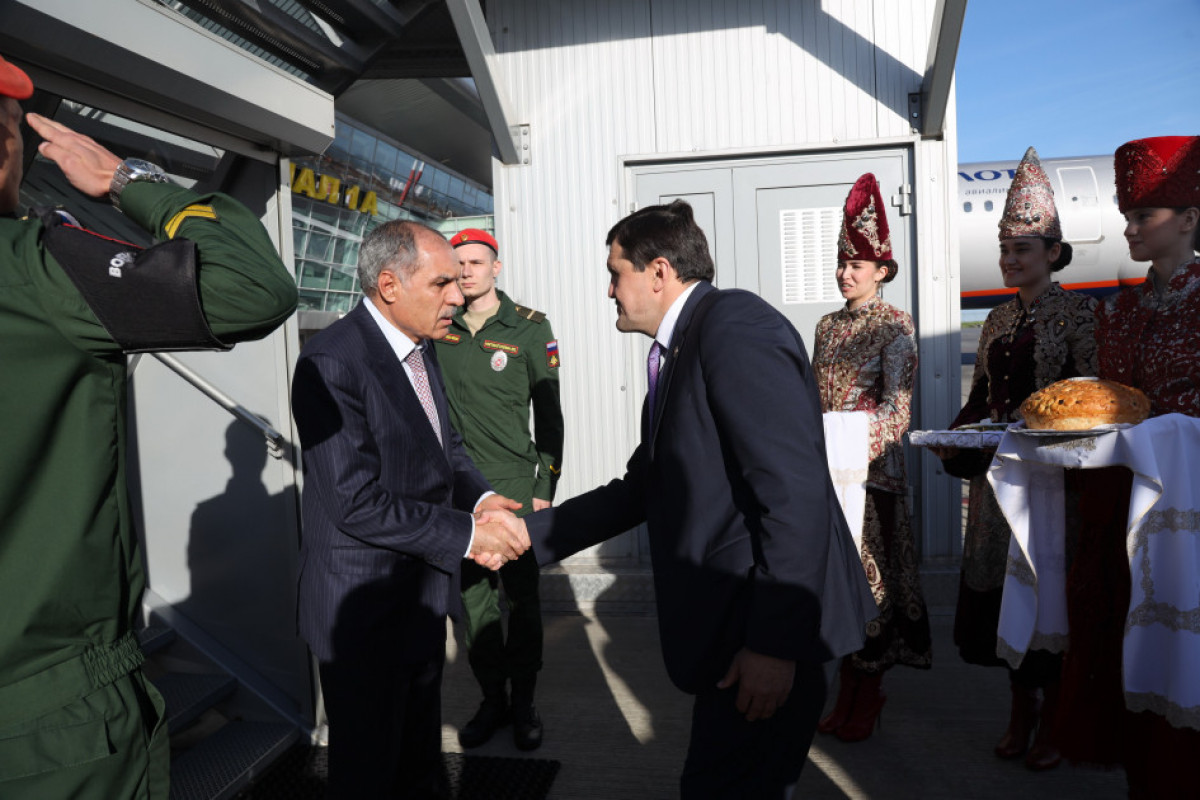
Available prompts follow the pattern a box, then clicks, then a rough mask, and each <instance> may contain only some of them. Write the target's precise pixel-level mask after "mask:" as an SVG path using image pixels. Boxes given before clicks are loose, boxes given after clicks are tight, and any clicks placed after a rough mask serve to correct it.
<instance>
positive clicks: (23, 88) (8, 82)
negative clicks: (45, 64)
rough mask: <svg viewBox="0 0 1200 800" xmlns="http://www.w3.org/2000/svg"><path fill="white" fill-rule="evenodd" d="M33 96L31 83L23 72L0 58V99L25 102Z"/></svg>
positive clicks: (2, 57)
mask: <svg viewBox="0 0 1200 800" xmlns="http://www.w3.org/2000/svg"><path fill="white" fill-rule="evenodd" d="M32 94H33V81H31V80H29V76H28V75H26V74H25V70H23V69H21V68H20V67H18V66H17V65H16V64H10V63H8V62H7V61H5V60H4V56H0V97H11V98H12V99H14V100H25V99H27V98H28V97H29V96H30V95H32Z"/></svg>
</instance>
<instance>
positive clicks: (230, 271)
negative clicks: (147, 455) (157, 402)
mask: <svg viewBox="0 0 1200 800" xmlns="http://www.w3.org/2000/svg"><path fill="white" fill-rule="evenodd" d="M32 93H33V85H32V83H31V82H30V80H29V77H28V76H27V75H26V74H25V73H24V72H23V71H22V70H20V69H18V68H17V67H16V66H14V65H12V64H10V63H8V62H7V61H5V60H4V59H3V58H0V365H3V368H2V369H0V609H3V611H2V612H0V797H3V798H5V800H44V799H45V798H60V797H71V798H79V799H81V800H129V798H151V799H157V798H161V799H162V800H166V798H167V796H168V786H167V783H168V776H169V745H168V741H167V725H166V714H165V713H164V708H163V702H162V698H161V697H160V696H159V694H158V693H157V692H156V691H155V690H154V688H153V687H152V686H151V685H150V684H149V682H148V681H147V680H146V679H145V677H144V675H143V674H142V670H141V663H142V651H141V650H140V649H139V647H138V642H137V639H136V638H135V636H134V631H133V629H134V622H135V619H136V618H137V616H138V610H139V608H140V606H141V602H142V594H143V592H144V590H145V588H146V581H145V574H144V572H143V569H142V560H141V554H140V552H139V549H138V543H137V539H136V537H135V536H134V534H133V531H132V530H131V527H130V509H129V501H128V498H127V495H126V489H125V447H126V438H125V425H126V422H125V410H126V388H125V387H126V377H127V373H126V359H125V354H126V353H130V352H139V351H146V350H170V349H198V348H213V349H228V348H229V347H230V346H232V344H233V343H234V342H237V341H242V340H246V339H252V338H257V337H261V336H265V335H266V334H267V333H269V332H270V331H272V330H273V329H275V328H276V327H277V326H278V325H279V324H280V323H282V322H283V321H284V320H285V319H286V318H287V317H288V316H289V315H290V314H291V313H292V311H293V310H294V309H295V307H296V285H295V281H294V280H293V279H292V277H291V275H290V273H289V272H288V270H287V269H286V268H285V267H284V266H283V263H282V262H281V261H280V260H279V256H278V255H277V254H276V252H275V248H274V246H273V245H272V244H271V240H270V239H269V238H268V236H267V232H266V231H265V230H263V227H262V225H261V224H260V223H259V221H258V219H257V218H256V217H255V216H254V215H253V214H252V213H251V212H250V211H248V210H247V209H246V208H245V207H243V206H242V205H241V204H239V203H237V202H236V201H234V200H233V199H231V198H229V197H226V196H225V195H220V194H205V195H198V194H196V193H195V192H192V191H190V190H188V189H185V188H183V187H181V186H176V185H174V184H172V183H171V182H170V181H169V180H168V179H167V176H166V175H165V173H163V172H162V170H160V169H158V168H157V167H155V166H154V165H153V164H149V163H147V162H144V161H136V160H134V159H129V160H126V161H124V162H123V161H121V159H119V158H118V157H117V156H115V155H113V154H112V153H111V152H109V151H108V150H106V149H105V148H104V147H101V146H100V145H99V144H97V143H96V142H95V141H93V140H92V139H90V138H88V137H86V136H82V135H80V134H77V133H75V132H74V131H71V130H70V129H68V128H66V127H64V126H63V125H60V124H59V123H57V122H55V121H53V120H50V119H47V118H45V117H42V116H39V115H37V114H29V115H27V118H26V121H27V122H28V124H29V125H30V127H32V128H33V129H34V130H35V131H36V132H37V133H38V134H39V135H41V136H42V138H43V139H45V141H44V142H43V143H42V144H41V145H40V147H39V152H40V153H41V155H43V156H44V157H46V158H48V159H50V160H51V161H53V162H55V163H57V164H58V166H59V167H60V168H61V169H62V171H63V175H64V176H65V177H66V178H67V179H68V180H69V181H70V182H71V184H72V185H73V186H74V187H75V188H76V189H78V190H79V191H81V192H82V193H83V194H85V195H88V196H90V197H94V198H101V197H108V198H110V199H111V200H112V202H113V204H114V205H116V206H117V208H119V209H120V210H121V211H122V212H124V214H125V215H126V216H128V217H129V218H130V219H131V220H133V221H134V222H136V223H137V224H138V225H140V226H142V227H143V228H145V229H146V231H148V232H149V233H151V234H152V235H153V236H155V237H156V238H158V239H160V240H162V241H161V243H160V244H157V245H155V246H154V247H150V248H147V249H144V250H143V249H141V248H138V247H135V246H133V245H129V244H125V243H123V242H118V241H115V240H112V239H108V238H105V237H101V236H97V235H95V234H91V233H89V232H87V231H85V230H83V229H81V228H79V227H78V226H77V224H76V223H75V222H74V220H73V219H70V218H66V219H64V215H62V214H60V213H57V212H55V211H52V210H47V211H44V212H42V213H39V214H37V215H32V216H31V217H29V218H26V219H18V218H17V217H16V216H15V215H14V213H13V212H14V211H15V210H16V208H17V206H18V205H19V203H20V191H19V190H20V185H21V180H22V171H23V162H22V154H23V144H22V140H21V130H20V122H21V107H20V105H19V104H18V103H17V101H18V100H23V99H26V98H28V97H30V96H31V95H32Z"/></svg>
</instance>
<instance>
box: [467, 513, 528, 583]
mask: <svg viewBox="0 0 1200 800" xmlns="http://www.w3.org/2000/svg"><path fill="white" fill-rule="evenodd" d="M520 507H521V504H520V503H518V502H516V501H515V500H509V499H508V498H507V497H501V496H500V495H498V494H491V495H488V496H487V497H485V498H484V499H483V500H482V501H480V503H479V505H477V506H475V539H474V540H473V541H472V542H471V553H470V558H471V560H472V561H474V562H475V563H476V564H478V565H479V566H481V567H487V568H488V569H490V570H497V569H500V568H501V567H502V566H504V565H505V564H506V563H508V562H509V561H512V560H514V559H516V558H517V556H519V555H521V554H522V553H524V552H525V551H526V550H528V549H529V532H528V531H527V530H526V529H525V522H524V520H522V519H521V518H520V517H518V516H516V515H515V514H513V511H514V510H516V509H518V508H520Z"/></svg>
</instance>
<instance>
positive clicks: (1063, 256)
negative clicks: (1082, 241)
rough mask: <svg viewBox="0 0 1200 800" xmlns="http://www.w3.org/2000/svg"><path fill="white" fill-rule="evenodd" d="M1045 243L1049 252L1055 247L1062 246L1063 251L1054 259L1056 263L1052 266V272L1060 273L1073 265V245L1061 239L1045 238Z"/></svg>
mask: <svg viewBox="0 0 1200 800" xmlns="http://www.w3.org/2000/svg"><path fill="white" fill-rule="evenodd" d="M1042 241H1043V242H1045V243H1046V249H1047V250H1049V249H1050V248H1051V247H1054V245H1056V244H1057V245H1060V246H1061V249H1060V250H1059V253H1058V258H1056V259H1054V263H1052V264H1051V265H1050V271H1051V272H1058V271H1059V270H1060V269H1062V268H1063V267H1065V266H1066V265H1067V264H1070V263H1071V255H1072V254H1073V253H1074V252H1075V248H1073V247H1071V243H1070V242H1068V241H1064V240H1060V239H1050V238H1045V237H1043V239H1042Z"/></svg>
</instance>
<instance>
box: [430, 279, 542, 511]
mask: <svg viewBox="0 0 1200 800" xmlns="http://www.w3.org/2000/svg"><path fill="white" fill-rule="evenodd" d="M497 294H499V296H500V308H499V310H498V311H497V312H496V313H495V314H494V315H493V316H492V317H491V318H489V319H488V320H487V321H486V322H484V324H483V327H482V328H480V329H479V331H478V332H477V333H476V334H475V335H474V336H473V337H472V335H471V331H470V330H469V329H468V328H467V326H466V323H465V322H463V319H462V317H463V309H461V308H460V309H458V311H457V312H456V313H455V315H454V319H453V321H452V323H451V326H450V332H449V333H448V334H446V336H445V338H443V339H441V340H439V341H437V342H436V346H437V358H438V363H439V364H441V366H442V373H443V377H444V378H445V382H446V394H447V396H448V397H449V400H450V418H451V422H452V423H453V424H454V427H455V429H456V430H457V431H458V432H459V434H461V435H462V437H463V441H464V442H465V444H466V446H467V452H468V453H469V454H470V455H471V460H472V461H474V462H475V466H477V467H478V468H479V471H480V472H482V473H483V475H484V477H485V478H487V479H488V480H489V481H495V480H502V479H505V478H521V477H527V476H528V477H533V476H534V475H535V467H536V479H535V481H534V485H533V496H534V497H535V498H537V499H539V500H553V499H554V489H555V486H556V485H557V483H558V476H559V470H560V469H561V464H562V450H563V417H562V407H561V406H560V405H559V397H558V367H559V354H558V342H557V341H556V340H555V338H554V332H553V331H552V330H551V329H550V321H549V320H547V319H546V315H545V314H543V313H541V312H540V311H534V310H533V309H531V308H525V307H524V306H518V305H516V304H515V303H513V301H512V300H510V299H509V298H508V296H507V295H506V294H504V292H498V293H497ZM531 402H532V404H533V436H532V437H530V432H529V406H530V403H531Z"/></svg>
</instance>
